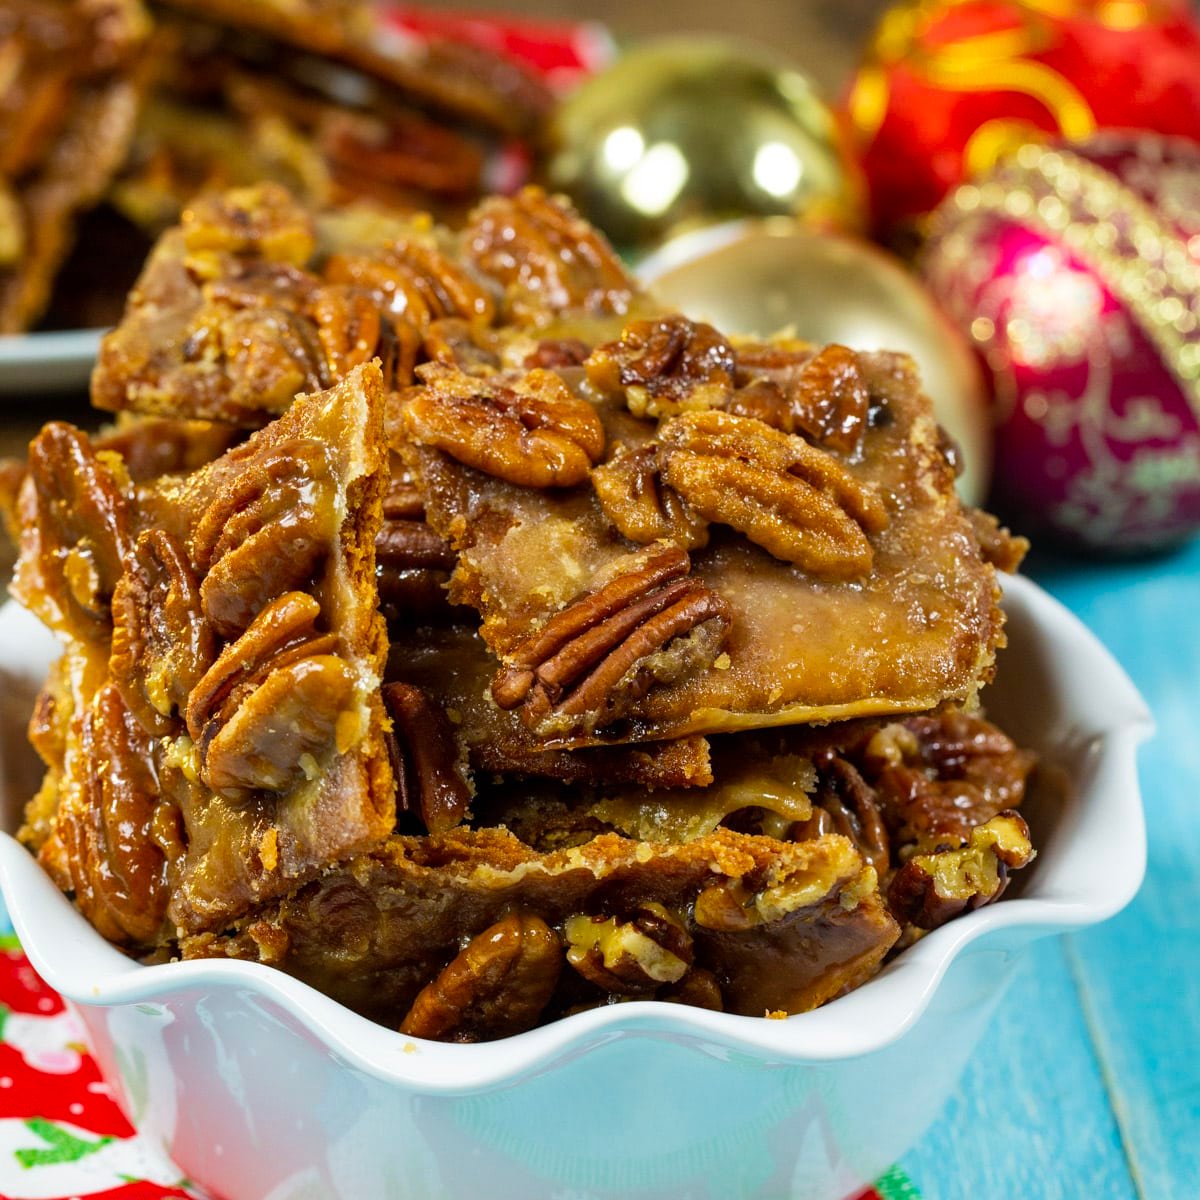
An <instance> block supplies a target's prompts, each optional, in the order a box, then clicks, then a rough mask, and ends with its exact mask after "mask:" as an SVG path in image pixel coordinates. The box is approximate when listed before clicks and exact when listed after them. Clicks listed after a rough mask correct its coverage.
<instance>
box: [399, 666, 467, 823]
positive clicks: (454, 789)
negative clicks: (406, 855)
mask: <svg viewBox="0 0 1200 1200" xmlns="http://www.w3.org/2000/svg"><path fill="white" fill-rule="evenodd" d="M383 700H384V703H385V704H386V705H387V710H388V713H389V714H390V715H391V718H392V732H391V734H390V735H389V737H390V741H389V746H390V749H391V752H392V773H393V774H394V775H395V777H396V792H397V795H396V808H397V810H398V811H403V812H410V813H415V814H416V815H417V816H418V817H420V819H421V821H422V822H423V823H424V825H425V828H426V829H427V830H428V831H429V832H430V833H445V832H446V830H448V829H453V828H454V826H455V825H457V824H458V823H459V822H460V821H461V820H462V819H463V817H464V816H466V813H467V808H468V807H469V805H470V803H471V788H470V785H469V784H468V783H467V781H466V779H465V778H464V777H463V771H462V763H461V759H462V755H461V753H460V751H459V748H458V744H457V743H456V742H455V740H454V731H453V729H452V727H451V725H450V721H449V719H448V718H447V716H446V713H445V710H444V709H443V708H442V706H441V705H440V704H438V703H437V701H436V700H434V699H432V698H431V697H430V696H428V695H427V694H426V693H425V692H424V691H422V690H421V689H420V688H418V687H413V686H412V685H411V684H407V683H385V684H384V685H383Z"/></svg>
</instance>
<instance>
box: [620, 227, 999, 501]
mask: <svg viewBox="0 0 1200 1200" xmlns="http://www.w3.org/2000/svg"><path fill="white" fill-rule="evenodd" d="M639 273H640V275H641V277H642V280H643V282H644V283H646V284H647V286H648V287H649V288H650V290H651V291H652V292H653V294H654V295H655V296H656V297H658V299H660V300H662V301H663V302H665V303H667V304H670V305H672V306H674V307H677V308H679V309H680V310H681V311H682V312H684V313H686V314H687V315H688V316H691V317H694V318H696V319H698V320H705V321H710V322H711V323H712V324H713V325H715V326H716V327H717V328H718V329H720V330H721V331H722V332H724V333H743V334H756V335H759V336H765V335H767V334H771V333H776V332H779V331H781V330H786V331H788V332H790V333H792V334H794V335H795V336H796V337H799V338H803V339H805V340H807V341H811V342H816V343H818V344H823V343H827V342H840V343H841V344H842V345H845V346H850V347H851V348H852V349H855V350H900V351H903V352H904V353H906V354H911V355H912V357H913V358H914V359H915V360H916V363H917V366H918V367H919V368H920V371H921V380H922V383H923V385H924V388H925V391H926V393H927V394H928V395H929V397H930V399H931V400H932V401H933V406H934V410H935V412H936V413H937V418H938V420H939V421H940V422H941V424H942V426H943V427H944V428H945V429H946V431H947V432H948V433H949V434H950V436H951V437H952V438H954V440H955V441H956V442H957V443H958V445H959V448H960V450H961V452H962V460H963V474H962V476H961V477H960V479H959V481H958V488H959V494H960V495H962V497H963V498H964V499H965V500H967V501H969V502H971V503H974V504H978V503H980V502H981V501H982V499H983V497H984V496H985V495H986V493H987V488H988V480H989V476H990V472H991V461H992V432H991V418H990V412H989V403H988V392H987V386H986V383H985V381H984V378H983V373H982V371H981V369H980V367H979V364H978V361H977V360H976V358H975V356H974V354H973V353H972V351H971V349H970V347H969V345H968V344H967V341H966V339H965V338H964V337H963V335H962V334H961V333H960V332H959V331H958V330H957V329H956V328H955V327H954V325H953V324H952V323H951V322H950V321H949V320H948V319H947V318H946V317H945V316H944V315H943V314H942V312H941V310H940V309H939V308H938V307H937V305H936V304H935V303H934V301H933V299H932V298H931V297H930V295H929V293H928V292H927V291H926V290H925V288H924V287H923V286H922V285H921V283H920V282H919V281H918V280H917V279H916V278H915V277H914V276H913V275H912V274H911V273H910V272H909V271H908V270H906V269H905V268H904V266H903V265H902V264H901V263H900V261H899V260H898V259H896V258H894V257H893V256H892V255H890V254H887V253H886V252H884V251H883V250H880V249H879V248H878V247H876V246H873V245H870V244H869V243H867V242H864V241H862V240H860V239H858V238H853V237H846V236H839V235H836V234H830V233H821V232H817V231H814V230H811V229H805V228H803V227H802V226H800V225H799V224H798V223H797V222H795V221H792V220H789V219H787V218H780V217H775V218H771V219H769V220H759V221H734V222H730V223H728V224H725V225H721V226H716V227H714V228H710V229H702V230H697V231H695V232H693V233H688V234H684V235H683V236H681V237H678V238H675V239H674V240H673V241H670V242H668V243H667V244H666V245H665V246H664V247H663V248H662V249H661V250H659V251H658V252H657V253H656V254H654V255H652V256H651V257H650V258H648V259H646V260H645V261H644V262H643V263H642V265H641V268H640V271H639Z"/></svg>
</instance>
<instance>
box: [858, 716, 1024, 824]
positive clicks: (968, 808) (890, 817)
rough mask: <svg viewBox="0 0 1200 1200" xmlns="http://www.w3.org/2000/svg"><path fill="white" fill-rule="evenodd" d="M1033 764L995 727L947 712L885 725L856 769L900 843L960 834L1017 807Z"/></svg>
mask: <svg viewBox="0 0 1200 1200" xmlns="http://www.w3.org/2000/svg"><path fill="white" fill-rule="evenodd" d="M1035 761H1036V760H1035V756H1034V755H1033V754H1031V753H1030V752H1029V751H1026V750H1021V749H1019V748H1018V747H1017V745H1016V744H1015V743H1014V742H1013V741H1012V739H1011V738H1009V737H1008V736H1007V734H1005V733H1004V732H1003V731H1002V730H1000V729H998V728H996V726H995V725H992V724H991V723H990V722H988V721H985V720H984V719H983V718H982V717H976V716H970V715H968V714H967V713H964V712H962V711H960V710H957V709H953V710H950V711H948V712H945V713H941V714H939V715H937V716H932V717H909V718H908V719H907V720H905V721H900V722H895V723H893V724H890V725H885V726H884V727H883V728H882V729H880V730H879V731H878V732H876V733H875V734H874V736H873V737H872V738H871V739H870V741H869V742H868V743H867V745H866V747H865V750H864V753H863V762H862V770H863V774H864V776H865V778H866V779H867V781H868V782H869V783H871V784H872V786H873V787H874V788H875V791H876V795H877V798H878V802H879V806H880V811H881V812H882V814H883V818H884V820H885V821H886V822H887V826H888V829H889V831H890V832H891V834H892V837H893V839H894V841H895V842H896V843H897V844H898V845H901V846H903V845H911V844H913V843H915V842H919V841H924V840H928V839H929V838H931V837H932V838H935V839H936V838H941V837H947V836H948V837H951V838H954V837H958V838H965V837H967V836H968V835H969V833H970V831H971V830H972V829H973V828H974V827H975V826H977V825H981V824H983V823H984V822H985V821H988V820H990V819H991V818H992V817H994V816H996V814H997V813H999V812H1001V811H1003V810H1004V809H1009V808H1016V807H1017V806H1018V805H1019V804H1020V803H1021V801H1022V799H1023V798H1024V795H1025V785H1026V781H1027V779H1028V776H1029V772H1030V771H1031V770H1032V768H1033V765H1034V762H1035Z"/></svg>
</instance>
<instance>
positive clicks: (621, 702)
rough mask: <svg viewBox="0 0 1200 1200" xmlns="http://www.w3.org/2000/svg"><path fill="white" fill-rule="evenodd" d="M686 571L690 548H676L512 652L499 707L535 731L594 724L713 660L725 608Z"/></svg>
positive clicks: (495, 686)
mask: <svg viewBox="0 0 1200 1200" xmlns="http://www.w3.org/2000/svg"><path fill="white" fill-rule="evenodd" d="M690 570H691V563H690V561H689V559H688V556H687V553H686V552H685V551H683V550H680V549H678V548H677V547H671V548H669V549H665V550H660V551H658V552H656V553H654V554H652V555H650V556H649V557H648V558H645V559H643V560H642V561H641V562H640V563H639V564H638V565H637V566H636V567H635V568H634V569H631V570H629V571H627V572H625V573H624V574H621V575H618V576H617V577H616V578H615V579H613V580H611V581H610V582H609V583H607V584H605V585H604V586H603V587H601V588H600V589H598V590H597V591H594V592H589V593H586V594H585V595H583V596H580V597H579V598H578V599H577V600H575V601H573V602H572V603H571V604H569V605H568V606H567V607H566V608H565V609H563V610H562V611H561V612H559V613H556V614H555V615H554V616H553V617H551V618H550V619H549V620H548V621H547V622H546V624H545V625H543V626H542V628H541V629H540V630H538V632H537V633H535V634H533V635H531V636H530V637H529V638H527V639H526V640H525V641H524V642H523V643H521V644H520V645H518V646H517V647H516V649H515V650H514V651H513V652H512V653H511V654H510V655H509V656H508V660H507V663H506V665H505V667H504V668H503V670H501V671H500V672H499V673H498V674H497V676H496V678H495V680H494V681H493V683H492V696H493V698H494V699H495V701H496V703H497V704H499V705H500V707H501V708H515V707H516V706H517V705H522V711H521V716H522V719H523V720H524V721H525V722H526V723H527V724H529V725H530V726H531V727H533V728H534V729H536V730H544V731H547V732H549V731H552V730H554V729H558V728H567V727H569V726H574V725H582V726H583V727H584V728H596V727H597V726H598V725H603V724H605V723H607V722H609V721H612V720H616V719H617V718H618V717H619V716H622V715H624V713H625V712H626V711H628V709H629V708H630V707H631V706H632V705H633V704H635V703H636V702H637V701H638V700H640V699H641V698H642V697H643V696H644V695H645V694H646V693H647V692H648V691H649V690H650V688H651V687H653V686H654V685H655V684H666V683H671V682H675V681H676V680H678V679H681V678H683V677H684V676H685V675H686V674H689V673H691V672H693V671H695V670H698V669H700V668H701V667H703V666H706V665H708V664H710V663H711V662H712V661H713V659H715V658H716V656H717V653H718V651H719V650H720V646H721V643H722V642H723V641H724V639H725V635H726V634H727V633H728V630H729V622H730V617H729V609H728V606H727V604H726V603H725V601H724V600H723V599H722V598H721V597H720V596H718V595H717V594H716V593H715V592H713V591H711V590H710V589H709V588H707V587H706V586H705V585H704V584H703V583H701V582H699V581H698V580H693V579H688V578H686V576H687V574H688V572H689V571H690ZM685 635H690V636H685ZM697 635H699V636H697ZM677 639H678V641H677ZM672 643H676V647H677V652H675V653H672V650H673V649H675V647H672Z"/></svg>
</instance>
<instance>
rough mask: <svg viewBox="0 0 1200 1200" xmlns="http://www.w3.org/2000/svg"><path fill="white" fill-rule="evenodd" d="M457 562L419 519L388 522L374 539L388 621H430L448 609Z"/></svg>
mask: <svg viewBox="0 0 1200 1200" xmlns="http://www.w3.org/2000/svg"><path fill="white" fill-rule="evenodd" d="M399 503H400V502H399V501H398V502H397V506H399ZM386 509H387V501H386V500H385V512H386ZM418 512H419V506H418ZM454 562H455V558H454V551H453V550H452V549H451V548H450V544H449V543H448V542H447V541H445V539H444V538H441V537H439V536H438V534H436V533H434V531H433V530H432V529H431V528H430V527H429V526H428V525H426V524H425V522H424V521H423V520H421V519H420V518H419V516H418V517H417V518H416V519H408V518H404V517H387V518H385V520H384V522H383V527H382V528H381V529H380V531H379V534H378V536H377V537H376V539H375V581H376V585H377V586H378V589H379V602H380V607H381V608H382V610H383V613H384V616H385V617H387V619H388V620H389V621H396V620H400V619H403V618H408V617H418V616H420V617H427V616H430V615H432V614H434V613H436V612H438V611H440V610H441V609H443V608H445V607H446V604H447V596H446V587H447V585H448V584H449V582H450V572H451V571H452V570H453V569H454Z"/></svg>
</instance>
